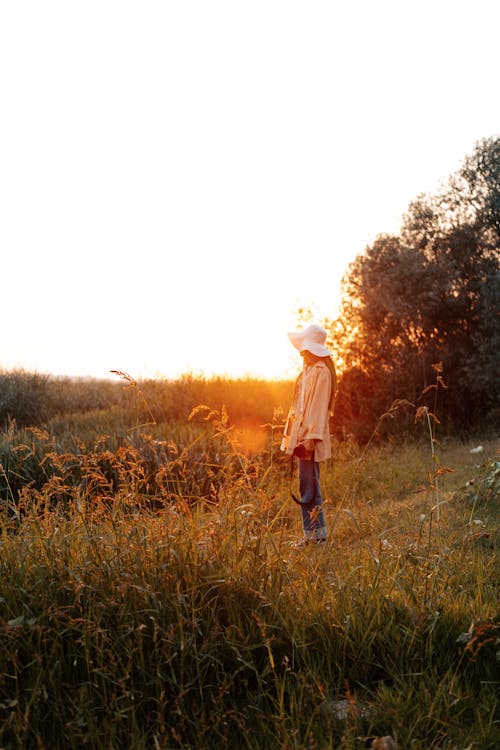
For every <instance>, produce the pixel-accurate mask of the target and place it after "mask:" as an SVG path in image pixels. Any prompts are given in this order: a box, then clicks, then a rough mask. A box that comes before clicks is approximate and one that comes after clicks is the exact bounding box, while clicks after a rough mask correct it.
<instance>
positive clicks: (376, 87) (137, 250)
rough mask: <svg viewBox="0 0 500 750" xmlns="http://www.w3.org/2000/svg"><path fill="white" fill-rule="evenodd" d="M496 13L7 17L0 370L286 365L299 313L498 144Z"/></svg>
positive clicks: (128, 9)
mask: <svg viewBox="0 0 500 750" xmlns="http://www.w3.org/2000/svg"><path fill="white" fill-rule="evenodd" d="M360 5H361V6H362V9H363V12H360ZM495 8H496V6H495ZM429 11H431V12H432V18H433V23H432V24H431V25H430V24H429V23H428V17H429ZM498 13H499V10H498V8H496V9H495V10H494V9H493V5H491V4H490V5H489V4H488V3H487V2H486V0H477V2H476V3H475V4H474V8H473V9H469V8H468V7H462V6H457V5H456V3H454V2H453V3H452V2H451V0H443V2H442V3H439V4H437V5H436V3H435V2H433V1H432V2H431V0H422V2H421V3H420V4H419V5H418V12H417V6H416V5H411V4H410V5H408V6H406V5H405V6H404V8H403V6H402V5H401V3H399V2H398V3H396V2H394V1H393V0H381V2H380V3H376V4H374V3H372V2H368V0H363V2H361V3H356V4H353V5H352V6H351V5H349V4H342V5H341V6H339V4H335V3H329V2H318V3H314V4H312V5H311V4H309V5H307V6H306V5H304V4H300V3H299V4H294V3H289V2H284V1H283V2H282V1H281V0H280V1H278V2H271V3H269V2H262V1H261V0H256V2H254V3H252V4H250V5H244V4H241V3H234V2H229V0H215V2H213V3H206V2H201V1H198V0H195V1H194V2H192V3H187V4H186V3H164V2H158V1H155V0H153V1H152V2H151V3H147V4H146V5H139V4H135V3H126V2H117V1H115V0H110V2H106V3H102V2H95V0H89V2H87V3H85V4H83V5H75V4H73V3H67V2H63V1H62V0H47V2H44V3H38V2H30V1H29V0H28V2H26V3H22V4H19V3H2V4H1V6H0V65H1V66H2V70H3V71H4V72H5V75H4V76H3V78H2V82H1V84H0V85H1V91H2V102H3V106H4V111H5V113H6V116H5V117H4V118H2V123H1V125H0V127H1V130H2V138H1V139H0V161H1V164H2V169H1V173H0V201H1V203H2V213H3V219H2V226H1V228H0V233H1V236H0V242H1V248H2V280H3V284H2V304H3V308H4V310H5V311H6V312H5V313H4V318H5V316H7V317H8V319H9V324H8V325H6V327H5V329H4V332H3V337H2V346H1V349H0V367H3V368H14V367H23V368H25V369H30V370H33V369H34V370H38V371H46V372H54V373H58V374H70V375H81V376H85V375H93V376H98V377H106V376H107V374H108V373H109V370H111V369H122V370H126V371H130V372H133V373H134V374H135V376H137V377H141V376H155V375H162V376H166V377H177V376H179V375H180V374H182V373H186V372H192V373H198V374H200V373H202V374H206V375H211V374H228V375H231V376H242V375H245V374H254V375H259V376H261V377H282V376H286V375H287V374H288V373H289V372H290V371H294V369H295V368H296V358H294V353H293V352H290V345H289V342H288V340H287V337H286V333H287V331H288V330H290V328H293V327H295V325H296V324H297V320H296V316H295V315H294V313H295V311H296V310H297V308H298V307H301V306H306V307H307V306H309V305H312V306H313V307H314V308H315V311H316V314H317V316H318V318H319V319H320V318H321V317H323V316H325V315H326V316H328V317H332V316H333V315H334V314H335V310H336V306H337V302H338V294H339V285H340V279H341V277H342V275H343V274H344V273H345V271H346V269H347V267H348V264H349V263H350V262H351V261H352V260H353V258H354V257H355V255H356V254H357V253H359V252H362V251H363V250H364V248H365V246H366V244H368V243H370V242H371V241H373V239H374V238H375V236H376V235H377V234H378V233H381V232H397V231H398V230H399V224H400V219H401V215H402V213H403V212H404V211H405V209H406V208H407V206H408V203H409V202H410V201H411V200H413V199H414V198H415V197H416V196H417V195H418V194H419V193H420V192H422V191H426V190H427V191H433V190H435V188H436V187H437V185H438V182H439V181H440V180H442V179H445V178H447V177H448V175H449V174H450V173H451V172H452V171H454V170H456V169H457V168H458V166H459V163H460V160H461V159H462V158H463V157H464V156H465V155H466V154H467V153H469V152H470V151H471V150H472V148H473V146H474V143H475V142H476V141H477V140H478V139H480V138H483V137H485V136H488V135H491V134H492V132H495V128H497V127H498V116H499V111H498V103H497V100H496V98H495V97H494V96H492V95H491V91H492V90H494V89H495V86H496V71H497V61H496V49H497V39H496V29H497V28H498V24H495V23H494V22H493V19H492V14H493V15H495V14H497V15H498ZM486 14H487V17H488V19H489V21H488V23H487V24H485V23H484V20H483V16H485V17H486ZM361 19H362V20H361ZM450 19H452V24H453V34H450V33H449V25H450ZM409 29H411V32H412V33H411V35H409ZM459 48H463V49H465V48H466V49H468V50H469V54H468V55H466V56H465V55H463V56H461V55H457V54H456V49H459ZM423 49H425V50H426V52H425V55H422V54H421V52H422V50H423ZM395 60H397V65H395V64H394V61H395ZM449 60H453V75H452V76H448V75H447V77H446V86H443V84H442V80H443V78H442V75H440V73H442V72H443V71H446V73H448V68H449ZM464 91H467V92H468V97H469V98H468V101H467V106H464Z"/></svg>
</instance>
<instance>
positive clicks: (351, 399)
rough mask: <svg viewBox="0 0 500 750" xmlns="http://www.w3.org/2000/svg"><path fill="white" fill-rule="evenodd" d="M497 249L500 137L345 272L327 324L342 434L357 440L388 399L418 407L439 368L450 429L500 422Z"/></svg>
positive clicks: (422, 199)
mask: <svg viewBox="0 0 500 750" xmlns="http://www.w3.org/2000/svg"><path fill="white" fill-rule="evenodd" d="M499 250H500V138H490V139H485V140H483V141H480V142H479V143H478V144H477V145H476V148H475V150H474V152H473V154H472V155H470V156H468V157H467V158H466V159H465V160H464V163H463V166H462V168H461V169H460V170H459V171H458V172H457V173H456V174H455V175H452V176H451V177H450V179H449V181H448V184H447V185H446V187H445V188H444V189H443V190H442V191H441V192H440V193H439V194H438V195H436V196H430V195H421V196H419V197H418V198H417V199H416V200H415V201H414V202H413V203H411V204H410V206H409V208H408V211H407V213H406V215H405V217H404V220H403V225H402V228H401V232H400V235H399V236H390V235H380V236H379V237H377V239H376V240H375V242H374V243H373V244H372V245H371V246H369V247H367V248H366V250H365V252H364V253H363V254H361V255H358V256H357V258H356V259H355V260H354V262H353V263H352V264H351V265H350V267H349V269H348V271H347V273H346V275H345V277H344V279H343V284H342V291H343V305H342V309H341V315H340V318H339V320H338V321H335V322H334V323H332V324H331V325H332V328H335V330H336V333H337V336H336V340H337V341H339V342H340V344H341V351H340V354H341V357H342V359H343V361H344V377H343V379H342V382H341V384H340V389H339V396H338V410H337V423H338V424H340V425H342V428H343V429H344V430H345V429H350V428H352V429H353V430H354V432H355V433H357V434H358V435H359V436H361V437H363V433H365V432H366V431H369V430H370V429H371V427H372V425H373V424H374V423H375V422H376V420H377V419H378V417H379V416H380V414H381V413H382V412H383V411H384V410H386V409H387V408H388V406H389V405H390V403H391V402H392V401H394V400H395V399H408V400H409V401H411V402H413V403H415V404H416V403H417V402H419V399H420V397H421V394H422V392H423V391H424V390H425V389H426V387H427V386H428V385H429V383H431V382H432V381H433V380H434V372H433V370H432V365H433V364H434V363H436V362H442V363H443V366H444V379H445V381H446V382H447V384H448V390H447V391H446V394H447V396H446V404H444V405H443V408H444V414H445V417H446V419H447V421H448V423H449V425H450V427H458V428H460V429H461V430H463V431H467V430H469V429H471V428H472V427H475V426H481V425H486V424H487V423H489V424H493V423H494V422H495V420H496V419H498V416H499V403H498V391H499V389H498V385H499V383H498V373H499V372H500V326H499V301H500V272H499V265H498V261H499ZM339 334H340V335H339ZM361 402H363V403H364V407H363V408H362V409H361V410H360V406H359V405H360V403H361Z"/></svg>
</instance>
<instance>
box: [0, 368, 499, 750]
mask: <svg viewBox="0 0 500 750" xmlns="http://www.w3.org/2000/svg"><path fill="white" fill-rule="evenodd" d="M247 385H248V384H247ZM128 386H130V389H129V391H127V392H126V393H125V394H122V395H119V396H116V398H115V397H114V396H113V399H114V402H113V404H112V405H111V406H109V408H107V407H106V405H102V404H101V405H98V406H95V404H94V401H92V399H90V400H89V401H88V402H87V404H86V406H85V408H84V407H83V406H82V403H83V401H82V402H81V403H80V408H79V409H78V410H76V409H75V408H74V404H75V403H76V402H75V399H73V400H71V399H66V401H65V403H71V404H73V406H72V407H71V408H72V409H73V411H71V410H70V409H66V408H63V409H59V410H58V409H55V408H52V409H47V410H46V416H47V418H46V419H45V421H43V422H41V421H39V420H38V423H37V424H36V425H35V424H34V422H35V421H36V420H33V424H32V425H31V426H30V425H29V424H25V425H24V426H21V425H19V424H18V423H16V422H15V421H14V420H13V419H12V418H11V419H10V421H6V423H5V426H4V429H3V430H2V432H1V433H0V463H1V465H0V518H1V532H0V748H9V749H10V748H27V749H31V748H36V749H37V750H41V749H42V748H43V749H46V750H53V749H58V748H61V749H63V748H84V747H89V748H99V749H101V748H102V750H109V749H110V748H134V749H135V748H137V749H138V750H142V749H144V750H146V748H147V749H148V750H149V749H150V748H154V749H160V748H161V749H162V750H163V749H166V748H172V749H179V750H180V749H184V748H186V749H187V748H193V749H194V748H214V749H216V748H249V749H252V750H253V749H254V748H255V749H257V748H259V750H261V749H266V750H267V749H268V748H269V750H273V749H274V748H277V749H278V748H279V749H280V750H302V749H304V750H305V749H306V748H307V749H309V750H313V748H317V749H318V750H319V749H321V748H326V749H333V748H342V749H345V750H347V749H352V750H357V749H358V748H365V747H372V748H375V750H376V749H377V748H378V749H379V750H381V749H382V750H391V749H393V748H396V747H398V748H400V749H403V748H411V749H414V750H424V749H425V750H428V749H429V748H447V749H448V750H451V749H453V750H459V749H460V750H472V749H474V750H476V749H477V750H479V749H481V750H488V749H491V750H493V748H496V747H498V746H499V744H500V734H499V725H498V713H497V712H498V702H497V690H498V682H497V679H498V655H499V651H500V642H499V632H498V560H497V557H496V547H497V541H498V530H497V520H498V508H499V494H500V464H499V455H498V444H497V442H496V441H495V440H494V439H492V438H491V437H490V438H489V439H487V440H483V441H482V444H481V447H482V450H481V451H479V450H477V451H476V452H473V453H471V449H476V448H477V445H478V442H477V440H475V441H474V442H464V441H460V440H458V439H455V438H450V437H446V438H445V437H444V436H443V437H441V438H440V436H439V430H437V432H436V439H435V440H434V441H433V442H432V444H431V443H430V441H429V439H428V436H426V432H425V429H421V430H420V432H419V433H418V434H417V433H416V434H415V435H414V436H413V437H411V438H410V437H408V436H406V437H403V436H401V435H397V436H394V437H392V438H391V435H390V434H389V435H386V436H385V439H384V441H378V440H377V439H376V436H374V439H373V440H372V441H371V442H370V443H369V444H368V445H364V446H359V445H357V444H356V443H354V442H353V441H352V440H350V439H345V440H343V441H336V442H335V450H334V453H335V457H334V460H333V461H331V462H329V463H328V464H327V465H324V466H323V467H322V477H321V478H322V485H323V490H324V496H325V514H326V518H327V524H328V527H329V539H328V542H327V543H326V544H325V545H320V546H308V547H305V548H298V547H295V546H293V542H294V541H295V540H297V539H298V538H300V535H301V531H300V519H299V510H298V508H297V506H295V505H294V503H293V502H292V500H291V499H290V488H291V486H293V487H294V488H295V485H296V482H297V478H296V473H295V475H294V476H291V472H290V468H291V467H290V461H289V459H286V458H285V457H283V456H282V455H281V454H280V451H279V447H278V446H279V440H280V424H281V420H282V410H283V408H284V406H285V404H286V400H287V399H288V398H289V395H290V394H289V390H288V386H286V385H282V386H281V390H279V389H278V388H277V386H276V387H274V386H273V388H272V389H269V388H267V390H266V394H267V396H266V399H267V401H266V399H263V391H262V388H263V386H262V388H261V387H260V386H259V388H261V390H258V388H257V386H255V384H254V386H252V387H255V388H256V389H257V390H258V392H257V390H252V391H251V392H250V391H249V390H248V388H247V390H246V391H245V388H244V387H243V386H242V385H241V384H239V386H238V387H236V386H235V385H234V384H232V385H231V386H228V390H227V391H224V388H223V386H222V385H221V384H219V385H218V386H217V387H218V389H219V390H218V391H217V399H215V400H213V399H212V402H211V403H209V401H210V398H211V397H212V396H213V395H214V394H213V393H212V395H211V396H210V393H208V392H207V391H206V388H205V389H204V388H202V387H201V386H200V385H199V384H194V383H191V384H189V383H188V384H185V387H184V389H181V388H179V387H177V386H176V388H177V390H176V391H175V392H174V393H172V392H171V393H170V394H169V395H168V396H167V394H166V393H164V392H161V389H159V387H158V390H157V391H155V392H154V393H153V394H152V393H147V392H146V389H145V390H144V391H141V390H140V389H139V388H138V387H137V384H135V385H134V383H133V382H129V383H128ZM120 388H122V386H121V385H120ZM190 388H191V389H192V390H191V391H190ZM238 389H239V390H238ZM113 393H115V395H116V392H115V391H114V392H113ZM251 394H253V396H252V395H251ZM254 396H255V398H254ZM216 400H217V403H215V401H216ZM263 400H265V401H266V404H267V409H268V411H267V412H266V413H263V412H259V411H258V409H257V408H254V412H252V409H251V408H248V407H247V406H246V405H247V404H248V403H249V402H250V403H254V404H256V403H260V404H262V401H263ZM223 401H224V402H225V405H224V403H223ZM282 402H283V403H282ZM51 403H54V402H51ZM238 404H239V406H238ZM166 405H169V406H168V409H169V410H170V411H168V410H167V406H166ZM196 406H198V407H199V408H193V407H196ZM238 409H239V412H238ZM245 410H246V411H245ZM167 412H168V413H167ZM236 413H237V416H238V418H237V419H234V418H233V415H234V414H236ZM252 415H253V416H252ZM424 427H425V426H424ZM433 453H434V455H432V454H433Z"/></svg>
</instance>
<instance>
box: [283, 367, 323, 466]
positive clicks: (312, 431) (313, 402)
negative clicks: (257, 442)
mask: <svg viewBox="0 0 500 750" xmlns="http://www.w3.org/2000/svg"><path fill="white" fill-rule="evenodd" d="M331 381H332V378H331V375H330V370H329V369H328V366H327V365H326V364H325V363H324V362H321V361H319V362H315V363H314V364H313V365H311V366H310V367H308V366H307V365H306V366H305V367H304V369H303V370H302V373H301V374H300V375H299V377H298V379H297V383H296V385H295V392H294V398H293V404H292V406H291V408H290V411H289V413H288V418H287V421H286V424H285V430H284V433H283V440H282V442H281V450H282V451H284V452H285V453H287V454H288V455H289V456H291V455H292V453H293V451H294V450H295V448H296V446H297V445H298V444H299V443H301V442H303V441H304V440H314V460H315V461H326V459H328V458H330V457H331V455H332V448H331V441H330V424H329V417H330V413H329V410H328V404H329V401H330V391H331V388H332V382H331Z"/></svg>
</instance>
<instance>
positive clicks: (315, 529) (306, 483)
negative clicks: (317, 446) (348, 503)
mask: <svg viewBox="0 0 500 750" xmlns="http://www.w3.org/2000/svg"><path fill="white" fill-rule="evenodd" d="M299 489H300V501H301V503H307V505H302V507H301V509H300V510H301V511H302V528H303V529H304V537H305V538H306V539H307V540H317V539H326V523H325V517H324V515H323V508H322V505H323V498H322V496H321V487H320V484H319V463H318V462H317V461H304V460H303V459H301V458H299Z"/></svg>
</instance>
